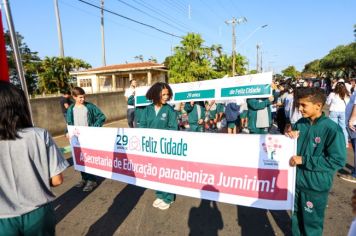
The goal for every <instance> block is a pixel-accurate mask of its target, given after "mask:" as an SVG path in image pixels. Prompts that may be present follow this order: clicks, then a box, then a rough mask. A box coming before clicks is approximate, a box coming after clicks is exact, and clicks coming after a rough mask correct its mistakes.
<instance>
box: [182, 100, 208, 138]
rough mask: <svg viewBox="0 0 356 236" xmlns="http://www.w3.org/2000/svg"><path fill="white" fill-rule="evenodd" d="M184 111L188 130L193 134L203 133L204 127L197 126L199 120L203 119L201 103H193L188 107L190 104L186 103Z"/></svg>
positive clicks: (203, 110)
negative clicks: (186, 116)
mask: <svg viewBox="0 0 356 236" xmlns="http://www.w3.org/2000/svg"><path fill="white" fill-rule="evenodd" d="M184 110H185V111H186V112H187V113H188V123H189V127H190V128H189V130H190V131H193V132H204V125H203V124H198V121H199V120H200V119H202V120H204V119H205V107H204V103H203V102H194V105H193V106H192V105H190V102H186V103H185V105H184Z"/></svg>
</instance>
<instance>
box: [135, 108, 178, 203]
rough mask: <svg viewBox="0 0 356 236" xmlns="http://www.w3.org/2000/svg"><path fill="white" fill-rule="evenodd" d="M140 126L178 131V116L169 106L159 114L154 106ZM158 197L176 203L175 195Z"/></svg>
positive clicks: (157, 194) (142, 116) (149, 109)
mask: <svg viewBox="0 0 356 236" xmlns="http://www.w3.org/2000/svg"><path fill="white" fill-rule="evenodd" d="M139 124H140V128H151V129H165V130H178V123H177V114H176V112H175V111H174V109H173V108H172V107H171V106H170V105H168V104H164V105H162V106H161V108H160V109H159V110H158V111H157V112H156V110H155V105H154V104H151V105H149V106H147V107H146V108H145V109H144V110H143V112H142V114H141V118H140V123H139ZM156 197H157V198H159V199H162V200H163V201H164V202H165V203H167V204H170V203H172V202H173V201H174V198H175V194H172V193H166V192H162V191H156Z"/></svg>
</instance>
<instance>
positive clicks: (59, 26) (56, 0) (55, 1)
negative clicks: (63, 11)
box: [54, 0, 64, 57]
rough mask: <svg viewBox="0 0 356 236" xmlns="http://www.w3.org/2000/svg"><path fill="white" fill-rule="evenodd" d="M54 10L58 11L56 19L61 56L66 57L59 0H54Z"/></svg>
mask: <svg viewBox="0 0 356 236" xmlns="http://www.w3.org/2000/svg"><path fill="white" fill-rule="evenodd" d="M54 10H55V12H56V19H57V34H58V41H59V57H64V48H63V39H62V28H61V19H60V17H59V8H58V0H54Z"/></svg>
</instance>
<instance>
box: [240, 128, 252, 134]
mask: <svg viewBox="0 0 356 236" xmlns="http://www.w3.org/2000/svg"><path fill="white" fill-rule="evenodd" d="M241 133H243V134H249V133H250V131H249V130H248V129H246V128H243V129H242V130H241Z"/></svg>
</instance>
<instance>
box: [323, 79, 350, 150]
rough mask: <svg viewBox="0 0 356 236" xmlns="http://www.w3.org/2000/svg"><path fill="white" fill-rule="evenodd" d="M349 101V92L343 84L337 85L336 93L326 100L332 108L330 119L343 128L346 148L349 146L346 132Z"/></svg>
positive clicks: (332, 93) (330, 108)
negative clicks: (346, 112) (346, 114)
mask: <svg viewBox="0 0 356 236" xmlns="http://www.w3.org/2000/svg"><path fill="white" fill-rule="evenodd" d="M349 101H350V95H349V92H348V91H347V89H346V86H345V84H344V83H342V82H338V83H337V84H336V86H335V89H334V91H333V92H331V93H330V94H329V96H328V98H327V100H326V104H327V105H329V106H330V107H329V111H330V114H329V118H330V119H331V120H332V121H334V122H335V123H337V124H338V125H340V127H341V128H342V131H343V132H344V136H345V142H346V146H348V134H347V131H346V122H345V110H346V105H347V104H348V103H349Z"/></svg>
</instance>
